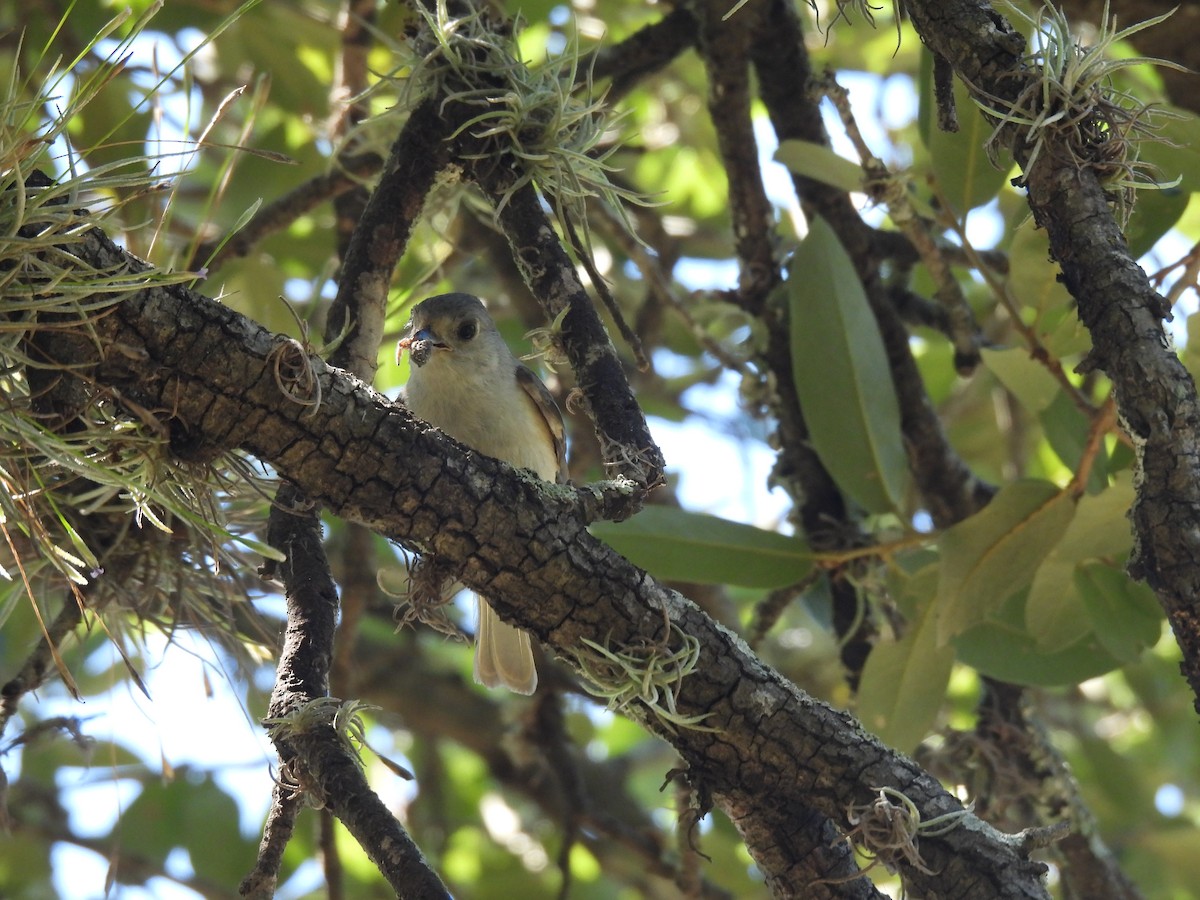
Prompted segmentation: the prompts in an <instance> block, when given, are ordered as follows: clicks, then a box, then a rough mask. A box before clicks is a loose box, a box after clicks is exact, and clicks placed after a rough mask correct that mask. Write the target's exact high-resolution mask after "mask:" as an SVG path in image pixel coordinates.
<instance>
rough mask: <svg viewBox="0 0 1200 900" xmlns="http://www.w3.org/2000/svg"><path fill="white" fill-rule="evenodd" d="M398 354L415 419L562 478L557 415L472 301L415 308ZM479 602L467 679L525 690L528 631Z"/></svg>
mask: <svg viewBox="0 0 1200 900" xmlns="http://www.w3.org/2000/svg"><path fill="white" fill-rule="evenodd" d="M405 350H408V351H409V357H410V360H411V362H412V370H411V372H410V373H409V376H408V386H407V388H406V389H405V396H406V398H407V402H408V408H409V409H410V410H412V412H413V414H414V415H416V416H417V417H419V418H421V419H424V420H425V421H426V422H428V423H429V424H431V425H436V426H437V427H438V428H440V429H442V431H444V432H446V434H448V435H450V436H451V437H452V438H455V439H456V440H459V441H461V442H462V443H464V444H466V445H467V446H468V447H471V448H472V449H474V450H477V451H479V452H480V453H483V454H486V455H487V456H494V457H496V458H497V459H502V460H504V461H505V462H507V463H510V464H512V465H514V466H517V467H519V468H524V469H532V470H533V471H534V472H535V473H536V474H537V475H538V476H539V477H540V478H544V479H545V480H547V481H559V482H565V481H566V480H567V468H566V439H565V437H564V432H563V420H562V413H560V412H559V410H558V406H557V405H556V404H555V402H554V398H553V397H551V396H550V392H549V391H548V390H546V386H545V385H544V384H542V382H541V380H540V379H539V378H538V377H537V375H535V374H534V373H533V372H532V371H530V370H529V369H528V368H526V367H525V366H523V365H521V363H519V362H518V361H517V359H516V358H515V357H514V356H513V355H512V353H511V352H510V351H509V349H508V347H507V345H506V344H505V343H504V339H503V338H502V337H501V336H500V333H499V332H498V331H497V330H496V323H495V322H493V321H492V318H491V316H489V315H488V313H487V310H486V309H484V306H483V303H482V302H481V301H480V300H479V298H478V297H473V296H472V295H470V294H441V295H439V296H437V297H430V298H429V299H428V300H424V301H422V302H421V303H418V304H417V305H416V306H415V307H413V311H412V318H411V319H410V320H409V323H408V326H407V328H406V329H405V334H404V337H403V338H402V339H401V340H400V343H399V345H398V346H397V348H396V359H397V361H399V358H400V354H401V353H402V352H403V351H405ZM478 600H479V628H478V631H477V633H476V639H475V680H476V681H477V682H479V683H480V684H483V685H487V686H488V687H497V686H499V685H504V686H505V687H507V688H509V689H510V690H513V691H516V692H517V693H520V694H532V693H533V691H534V689H535V688H536V687H537V668H536V667H535V666H534V662H533V651H532V650H531V649H530V645H529V634H528V633H527V632H525V631H522V630H521V629H519V628H514V627H513V626H512V625H508V624H507V623H505V622H503V621H501V620H500V618H499V616H497V615H496V613H495V612H494V611H493V610H492V608H491V606H489V605H488V603H487V601H486V600H485V599H484V598H483V597H479V598H478Z"/></svg>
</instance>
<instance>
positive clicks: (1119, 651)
mask: <svg viewBox="0 0 1200 900" xmlns="http://www.w3.org/2000/svg"><path fill="white" fill-rule="evenodd" d="M1075 583H1076V584H1077V585H1078V586H1079V593H1080V594H1081V595H1082V596H1083V605H1084V607H1085V608H1086V609H1087V612H1088V619H1089V621H1090V623H1091V625H1092V626H1093V628H1094V629H1095V631H1096V637H1098V638H1099V639H1100V643H1102V644H1103V645H1104V649H1105V650H1107V651H1108V652H1109V653H1111V654H1112V655H1113V656H1115V657H1116V658H1117V659H1119V660H1121V661H1122V662H1133V661H1134V660H1135V659H1137V658H1138V657H1139V656H1140V655H1141V653H1142V650H1144V649H1145V648H1146V647H1149V646H1152V645H1153V644H1154V643H1155V642H1156V641H1157V640H1158V638H1159V635H1160V634H1161V632H1162V610H1161V609H1160V608H1159V605H1158V601H1157V600H1156V599H1155V597H1154V592H1153V591H1151V590H1150V588H1149V587H1147V586H1146V585H1144V584H1139V583H1137V582H1135V581H1132V580H1131V579H1130V578H1129V576H1128V575H1126V574H1125V572H1124V571H1123V570H1121V569H1118V568H1116V567H1114V566H1112V565H1108V564H1105V563H1102V562H1092V563H1088V564H1086V565H1084V566H1081V567H1080V568H1079V569H1077V570H1076V572H1075Z"/></svg>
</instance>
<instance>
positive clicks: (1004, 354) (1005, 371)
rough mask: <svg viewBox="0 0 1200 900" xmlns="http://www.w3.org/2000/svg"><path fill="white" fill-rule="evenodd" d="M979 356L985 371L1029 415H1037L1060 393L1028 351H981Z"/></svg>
mask: <svg viewBox="0 0 1200 900" xmlns="http://www.w3.org/2000/svg"><path fill="white" fill-rule="evenodd" d="M980 354H981V356H982V357H983V364H984V365H985V366H987V368H988V371H990V372H991V373H992V374H993V375H995V376H996V378H997V379H998V380H999V381H1000V383H1001V384H1002V385H1004V387H1005V389H1006V390H1008V391H1010V392H1011V393H1012V394H1013V396H1014V397H1016V398H1017V400H1019V401H1020V402H1021V405H1022V406H1024V407H1025V408H1026V409H1027V410H1029V411H1030V412H1034V413H1038V412H1041V411H1042V410H1044V409H1046V408H1047V407H1048V406H1050V404H1051V403H1053V402H1054V398H1055V397H1056V396H1057V395H1059V394H1060V393H1062V388H1061V387H1060V385H1059V383H1058V382H1057V381H1055V380H1054V376H1053V375H1051V374H1050V373H1049V372H1048V371H1047V370H1046V367H1045V366H1043V365H1042V364H1041V363H1039V362H1038V361H1037V360H1035V359H1034V358H1033V357H1032V356H1030V355H1029V351H1028V350H1024V349H1022V348H1020V347H1006V348H1004V349H1001V350H993V349H991V348H989V347H985V348H983V350H981V351H980Z"/></svg>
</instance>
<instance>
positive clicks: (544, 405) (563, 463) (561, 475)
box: [517, 365, 567, 484]
mask: <svg viewBox="0 0 1200 900" xmlns="http://www.w3.org/2000/svg"><path fill="white" fill-rule="evenodd" d="M517 384H519V385H521V387H523V388H524V389H525V393H527V394H528V395H529V397H530V399H531V400H533V403H534V405H535V406H536V407H537V408H538V411H539V412H540V413H541V414H542V418H543V419H544V420H545V422H546V431H547V432H548V433H549V435H550V440H551V441H553V443H554V459H555V461H556V462H557V463H558V473H557V474H558V482H559V483H560V484H566V482H567V436H566V431H565V430H564V428H563V418H562V413H561V412H559V410H558V404H557V403H555V402H554V398H553V397H552V396H551V395H550V391H549V390H548V389H547V388H546V385H544V384H542V379H540V378H538V377H537V375H536V374H534V372H533V370H532V369H530V368H528V367H527V366H521V365H518V366H517Z"/></svg>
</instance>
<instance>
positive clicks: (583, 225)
mask: <svg viewBox="0 0 1200 900" xmlns="http://www.w3.org/2000/svg"><path fill="white" fill-rule="evenodd" d="M420 10H421V15H422V17H423V19H424V28H423V29H422V30H421V31H420V33H419V35H418V37H417V40H416V41H415V46H416V47H417V53H418V61H417V64H416V65H415V66H414V67H413V70H412V73H411V76H410V86H411V92H410V95H409V97H410V99H409V102H411V100H412V98H413V97H415V96H422V97H423V96H435V97H441V98H443V102H444V103H446V104H450V103H459V104H463V105H465V106H467V107H473V108H478V110H479V112H478V114H477V115H475V116H473V117H471V118H470V119H469V121H468V122H467V123H466V124H465V125H463V126H462V127H461V128H460V129H459V131H458V133H457V134H456V136H458V135H461V134H463V133H464V132H466V133H469V134H470V135H471V136H472V137H473V138H475V139H476V140H478V141H480V142H482V143H481V145H480V147H479V150H478V152H477V153H475V154H473V156H474V157H475V158H479V159H491V160H504V159H510V160H512V162H513V165H512V169H513V171H514V173H515V177H514V179H513V180H512V182H511V183H510V184H509V185H508V186H507V189H506V192H505V194H504V196H503V197H502V198H501V201H500V208H501V209H502V208H503V206H504V205H505V204H506V203H507V202H508V200H509V199H510V198H511V197H512V195H513V194H514V193H515V192H516V191H517V190H519V189H521V188H522V187H524V186H526V185H528V184H531V183H532V184H533V185H534V186H535V187H536V188H537V189H538V190H539V191H541V193H542V195H543V196H544V197H545V199H546V201H547V202H548V203H549V204H550V206H551V208H552V209H553V210H554V213H555V216H556V218H557V220H558V222H559V225H560V227H561V228H562V230H563V233H564V235H567V236H568V237H569V236H570V235H571V233H572V232H573V230H574V229H576V228H579V229H581V231H582V233H583V237H584V244H585V246H587V245H589V241H588V238H587V216H586V211H585V206H586V203H587V202H588V201H589V200H598V201H600V202H603V203H605V204H606V205H607V206H608V207H609V208H610V209H612V210H613V211H614V212H615V213H616V215H617V216H618V218H619V219H620V221H621V222H622V223H623V225H624V226H625V228H626V229H627V230H628V231H629V232H630V233H632V232H633V225H632V222H631V221H630V220H629V218H628V215H627V214H626V212H625V211H624V208H623V204H624V203H625V202H632V203H638V204H645V203H646V200H645V199H644V198H642V197H641V195H639V194H638V193H637V192H635V191H632V190H629V189H628V188H625V187H622V186H620V185H618V184H615V183H614V182H613V180H612V179H611V178H610V177H609V176H610V173H611V172H612V171H613V168H612V166H611V165H610V164H609V163H608V160H609V158H610V157H611V156H612V154H613V153H614V152H615V151H616V150H617V149H618V147H619V143H618V141H617V140H616V139H615V138H616V135H615V132H616V127H617V119H618V118H619V117H614V116H613V115H611V114H610V110H609V108H608V106H607V105H606V101H605V97H604V95H603V94H602V93H601V94H597V93H596V91H595V90H594V88H593V82H592V76H591V68H590V64H589V63H588V60H587V54H586V53H585V51H584V50H583V49H582V48H581V47H580V46H579V42H578V39H577V38H576V37H575V36H574V35H572V36H571V37H569V38H568V40H567V42H566V46H565V47H564V48H563V51H562V52H561V53H560V54H559V55H557V56H554V57H550V58H548V59H547V60H546V61H545V62H544V63H542V64H541V65H530V64H528V63H526V62H525V61H524V60H523V59H522V58H521V56H520V49H519V46H518V42H517V34H518V33H519V31H520V22H516V23H513V24H512V25H511V26H506V27H499V28H498V27H496V23H494V22H491V21H489V18H488V17H489V14H488V12H487V11H486V10H474V11H470V12H464V13H463V14H461V15H458V14H453V13H451V11H450V8H449V6H448V4H447V3H446V2H445V0H439V2H438V3H437V4H436V5H435V6H434V7H433V8H432V9H427V8H426V7H424V6H421V7H420ZM593 59H594V57H593ZM497 212H499V210H497Z"/></svg>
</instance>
